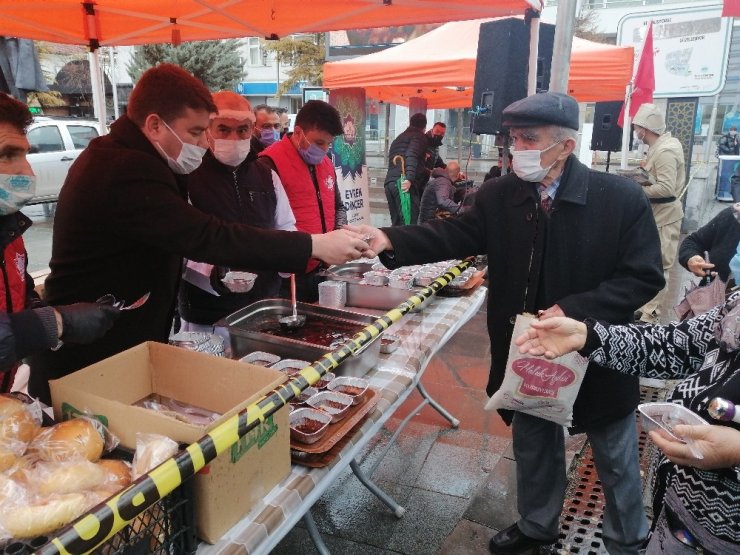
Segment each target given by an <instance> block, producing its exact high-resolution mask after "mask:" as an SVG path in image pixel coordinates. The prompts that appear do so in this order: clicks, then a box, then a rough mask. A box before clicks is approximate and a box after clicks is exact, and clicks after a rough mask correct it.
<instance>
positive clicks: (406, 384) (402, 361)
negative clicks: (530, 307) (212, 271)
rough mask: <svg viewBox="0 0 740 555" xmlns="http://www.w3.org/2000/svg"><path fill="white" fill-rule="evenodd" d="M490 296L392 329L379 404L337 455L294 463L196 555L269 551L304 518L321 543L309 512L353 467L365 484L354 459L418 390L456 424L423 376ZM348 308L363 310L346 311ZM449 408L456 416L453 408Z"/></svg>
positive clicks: (446, 304)
mask: <svg viewBox="0 0 740 555" xmlns="http://www.w3.org/2000/svg"><path fill="white" fill-rule="evenodd" d="M486 294H487V289H486V288H485V287H479V288H478V289H476V290H475V291H473V292H472V293H470V294H469V295H467V296H460V297H447V298H443V297H439V296H438V297H437V298H434V299H433V300H432V302H431V303H429V305H428V306H427V307H426V308H424V309H423V310H421V311H419V312H412V313H410V314H407V315H406V316H404V317H403V318H402V319H401V320H400V321H399V322H398V323H396V324H394V325H393V326H392V327H391V328H389V330H388V331H387V332H386V333H392V334H393V335H396V336H398V337H399V338H400V339H401V341H400V343H399V346H398V348H397V349H396V350H395V351H394V352H392V353H390V354H381V355H380V358H379V360H378V363H377V364H376V365H375V366H374V367H373V368H372V369H371V370H370V371H369V372H368V374H367V376H366V378H367V379H368V380H369V382H370V387H371V388H373V389H374V390H375V391H376V392H377V393H378V394H379V400H378V403H377V405H376V406H375V408H374V409H373V410H372V412H370V414H369V415H368V416H367V418H366V419H365V420H364V421H363V422H362V423H361V424H360V428H359V430H357V432H356V433H355V434H354V435H353V437H352V439H351V440H350V441H348V442H347V443H346V445H344V447H343V448H342V449H341V451H340V452H339V454H338V455H337V457H336V458H335V459H334V460H333V461H332V462H331V463H330V464H329V465H328V466H326V467H323V468H308V467H305V466H300V465H297V464H293V465H292V467H291V472H290V474H288V475H287V476H286V477H285V478H284V479H283V480H282V481H281V482H280V483H279V484H278V485H277V486H275V487H274V488H273V489H272V491H270V492H269V493H268V494H267V495H266V496H265V497H264V499H263V500H262V501H261V502H260V503H259V504H258V505H257V506H255V507H254V508H253V509H252V510H251V511H250V513H249V514H248V515H247V516H245V517H244V518H243V519H242V520H240V521H239V522H238V523H237V524H236V525H235V526H234V527H233V528H231V530H229V531H228V532H227V533H226V534H225V535H224V536H223V537H222V538H221V540H220V541H219V542H218V543H216V544H214V545H208V544H201V545H200V546H199V548H198V551H197V553H198V555H216V554H227V553H228V554H235V553H240V554H249V555H253V554H258V553H269V551H270V550H271V549H272V548H274V547H275V546H276V545H277V544H278V543H279V542H280V540H281V539H282V538H283V537H284V536H285V535H286V534H287V533H288V532H289V531H290V530H291V529H292V528H293V527H294V526H295V524H296V523H297V522H298V521H299V520H301V519H302V518H303V519H304V521H305V522H306V523H307V527H308V528H309V533H310V534H311V536H312V537H313V538H314V541H315V542H317V541H318V542H320V539H319V538H318V537H317V536H318V532H317V531H316V530H315V525H314V523H313V519H311V518H310V513H309V510H310V508H311V507H312V506H313V504H314V503H315V502H316V501H317V500H318V499H319V497H321V495H322V494H323V493H324V492H325V491H326V490H327V489H328V488H329V486H331V484H332V483H333V482H334V480H336V479H337V477H338V476H339V475H340V474H341V473H343V472H344V471H345V470H346V469H347V467H349V466H352V470H353V471H355V474H357V475H358V477H360V479H361V480H363V483H365V479H366V478H364V477H362V476H361V475H362V472H361V471H360V469H359V468H358V466H357V463H356V461H355V457H356V456H357V454H358V453H359V452H360V451H361V450H362V449H363V447H365V446H366V444H367V443H368V442H369V441H370V440H372V438H373V437H374V436H375V435H376V434H377V433H378V432H379V431H380V429H381V428H382V427H383V425H384V423H385V422H386V421H387V420H388V419H389V418H390V417H391V416H392V415H393V413H394V412H395V411H396V410H397V409H398V407H399V406H401V404H403V402H404V401H405V400H406V398H407V397H408V396H409V395H410V394H411V393H412V391H414V390H415V389H417V390H418V391H419V392H420V393H421V394H422V396H423V397H424V398H425V403H426V402H428V403H429V404H431V405H432V406H433V407H434V408H436V409H437V410H439V411H440V413H441V414H443V416H445V417H446V418H448V420H450V422H451V423H452V425H453V426H455V425H456V424H457V420H456V419H455V418H454V417H452V416H451V415H450V414H448V413H446V411H445V410H444V409H443V408H442V407H441V406H439V405H438V404H437V403H436V402H435V401H434V400H433V399H431V398H429V397H428V394H427V393H426V391H425V390H424V389H423V386H422V385H421V378H422V376H423V374H424V370H425V369H426V366H427V364H428V363H429V361H430V359H431V358H432V356H434V354H435V353H436V352H437V351H439V350H440V349H441V348H442V347H443V346H444V344H445V343H446V342H447V341H448V340H449V339H450V338H451V337H452V336H453V335H454V334H455V333H456V332H457V331H458V330H459V329H460V328H461V327H462V326H463V325H464V324H465V323H466V322H467V321H468V320H470V319H471V318H472V317H473V316H474V315H475V314H476V313H477V312H478V310H479V309H480V307H481V305H482V304H483V301H484V299H485V296H486ZM347 310H356V311H363V310H364V309H353V308H352V307H347ZM365 312H373V311H365ZM375 314H378V312H375ZM442 402H444V400H442ZM448 408H449V409H450V411H451V412H452V413H454V407H448ZM398 433H399V432H398V431H397V434H398ZM395 437H396V436H394V438H395ZM366 486H368V487H369V488H370V489H371V491H373V493H375V494H376V495H378V496H379V497H381V500H383V501H384V502H385V503H386V504H387V505H388V506H389V507H391V508H392V509H393V508H395V511H396V515H397V516H399V517H400V516H402V514H403V511H404V510H403V509H402V508H401V507H398V506H397V505H396V504H395V502H393V500H392V499H390V498H387V500H386V499H383V497H382V496H383V495H385V494H383V493H382V492H378V490H377V487H375V486H374V485H372V484H370V485H368V484H366ZM307 518H308V520H306V519H307Z"/></svg>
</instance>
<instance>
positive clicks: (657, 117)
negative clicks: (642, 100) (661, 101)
mask: <svg viewBox="0 0 740 555" xmlns="http://www.w3.org/2000/svg"><path fill="white" fill-rule="evenodd" d="M632 123H633V124H634V125H639V126H640V127H644V128H645V129H647V130H648V131H652V132H653V133H655V134H656V135H662V134H663V133H665V118H664V117H663V112H661V111H660V110H658V107H657V106H656V105H655V104H643V105H642V106H640V108H639V110H637V113H636V114H635V117H634V119H633V120H632Z"/></svg>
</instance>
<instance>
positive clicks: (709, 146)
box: [704, 93, 719, 164]
mask: <svg viewBox="0 0 740 555" xmlns="http://www.w3.org/2000/svg"><path fill="white" fill-rule="evenodd" d="M717 104H719V93H717V94H715V95H714V102H713V103H712V115H711V116H709V128H708V129H707V140H706V143H705V144H706V145H707V146H706V148H705V149H704V163H705V164H708V163H709V157H710V156H711V155H712V139H714V126H715V125H716V124H717Z"/></svg>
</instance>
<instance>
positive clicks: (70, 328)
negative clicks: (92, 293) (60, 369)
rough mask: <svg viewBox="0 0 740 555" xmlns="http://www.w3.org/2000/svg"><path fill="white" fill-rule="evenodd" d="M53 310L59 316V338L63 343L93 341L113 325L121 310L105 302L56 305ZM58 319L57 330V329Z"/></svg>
mask: <svg viewBox="0 0 740 555" xmlns="http://www.w3.org/2000/svg"><path fill="white" fill-rule="evenodd" d="M54 310H55V311H56V312H57V314H59V316H60V317H61V323H62V325H61V333H60V334H59V339H61V340H62V341H64V342H65V343H81V344H86V343H93V342H94V341H96V340H98V339H100V338H101V337H103V336H104V335H105V333H106V332H107V331H108V330H109V329H111V328H112V327H113V324H114V322H115V321H116V320H117V319H118V317H119V316H120V314H121V311H120V310H118V309H117V308H114V307H112V306H110V305H107V304H100V303H76V304H70V305H66V306H56V307H54ZM58 322H59V319H57V330H58V331H59V324H58Z"/></svg>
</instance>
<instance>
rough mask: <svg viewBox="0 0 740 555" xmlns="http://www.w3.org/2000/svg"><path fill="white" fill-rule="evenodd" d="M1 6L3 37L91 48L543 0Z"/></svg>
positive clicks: (35, 2) (441, 16)
mask: <svg viewBox="0 0 740 555" xmlns="http://www.w3.org/2000/svg"><path fill="white" fill-rule="evenodd" d="M531 1H532V5H530V3H528V2H527V1H526V0H94V1H92V0H91V1H89V2H86V1H82V2H81V1H80V0H23V1H19V0H0V35H2V36H13V37H22V38H30V39H36V40H48V41H52V42H61V43H68V44H85V45H92V46H98V45H99V46H113V45H118V46H120V45H131V44H145V43H161V42H177V41H180V40H181V41H193V40H206V39H221V38H232V37H245V36H262V37H268V38H279V37H284V36H287V35H289V34H292V33H303V32H311V33H316V32H321V31H331V30H340V29H359V28H368V27H386V26H395V25H409V24H420V23H441V22H445V21H455V20H461V19H471V18H476V17H495V16H502V15H511V14H522V13H524V10H525V9H526V8H528V7H532V6H535V7H536V8H537V9H541V5H540V3H539V1H538V0H531Z"/></svg>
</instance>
